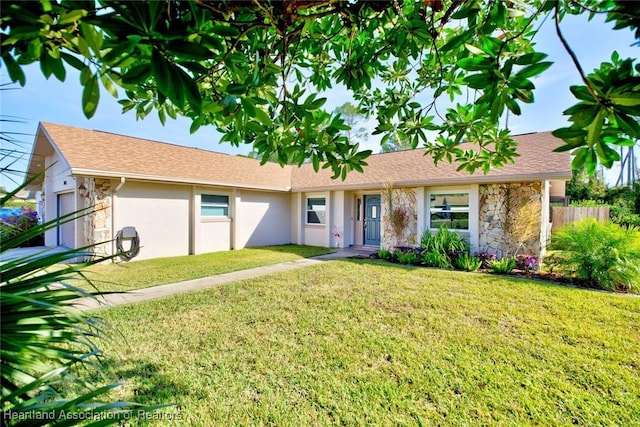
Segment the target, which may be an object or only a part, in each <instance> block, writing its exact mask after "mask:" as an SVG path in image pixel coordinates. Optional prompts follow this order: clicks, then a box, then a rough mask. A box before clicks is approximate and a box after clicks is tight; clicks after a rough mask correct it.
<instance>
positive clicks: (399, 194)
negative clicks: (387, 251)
mask: <svg viewBox="0 0 640 427" xmlns="http://www.w3.org/2000/svg"><path fill="white" fill-rule="evenodd" d="M381 205H382V212H383V214H382V235H381V236H380V239H381V240H380V246H381V247H383V248H389V247H392V246H415V245H417V244H418V200H417V198H416V191H415V189H414V188H394V189H393V207H394V208H395V207H398V206H399V207H402V208H403V209H404V210H405V212H406V213H407V215H408V217H409V223H408V225H407V227H406V228H405V229H404V232H403V233H402V235H400V236H398V237H396V235H395V231H394V230H393V227H391V221H389V212H388V210H389V209H388V207H389V202H388V200H387V199H386V195H385V194H384V191H383V194H382V199H381Z"/></svg>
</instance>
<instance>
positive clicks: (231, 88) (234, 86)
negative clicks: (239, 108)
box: [226, 83, 247, 95]
mask: <svg viewBox="0 0 640 427" xmlns="http://www.w3.org/2000/svg"><path fill="white" fill-rule="evenodd" d="M246 91H247V86H246V85H244V84H240V83H231V84H228V85H227V89H226V92H227V93H228V94H229V95H244V94H245V92H246Z"/></svg>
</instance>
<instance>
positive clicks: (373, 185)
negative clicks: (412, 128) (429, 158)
mask: <svg viewBox="0 0 640 427" xmlns="http://www.w3.org/2000/svg"><path fill="white" fill-rule="evenodd" d="M545 179H546V180H556V179H562V180H570V179H571V174H569V175H567V173H565V172H553V173H542V174H533V175H505V176H480V177H472V178H471V179H470V178H469V177H459V178H444V179H439V180H407V181H393V185H394V187H435V186H445V185H460V184H464V185H467V184H496V183H503V182H525V181H542V180H545ZM387 182H388V181H385V182H366V183H357V184H335V185H319V186H307V187H295V186H294V187H293V188H292V189H291V191H292V192H312V191H342V190H345V191H348V190H379V189H381V188H382V187H384V185H385V184H386V183H387Z"/></svg>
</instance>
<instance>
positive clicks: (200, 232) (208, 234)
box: [195, 218, 231, 254]
mask: <svg viewBox="0 0 640 427" xmlns="http://www.w3.org/2000/svg"><path fill="white" fill-rule="evenodd" d="M195 239H196V250H195V253H196V254H205V253H208V252H219V251H228V250H230V249H231V219H230V218H228V219H220V220H200V223H199V224H198V228H197V231H196V237H195Z"/></svg>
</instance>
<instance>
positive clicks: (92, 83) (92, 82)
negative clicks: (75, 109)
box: [82, 75, 100, 119]
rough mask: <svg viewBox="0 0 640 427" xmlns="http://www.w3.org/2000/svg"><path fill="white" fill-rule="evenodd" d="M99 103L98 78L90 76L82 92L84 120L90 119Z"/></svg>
mask: <svg viewBox="0 0 640 427" xmlns="http://www.w3.org/2000/svg"><path fill="white" fill-rule="evenodd" d="M99 101H100V86H99V85H98V76H97V75H94V76H92V77H91V78H90V79H89V80H88V81H87V84H86V85H85V86H84V89H83V90H82V111H83V113H84V115H85V117H86V118H88V119H90V118H91V117H93V115H94V114H95V112H96V110H97V109H98V102H99Z"/></svg>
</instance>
